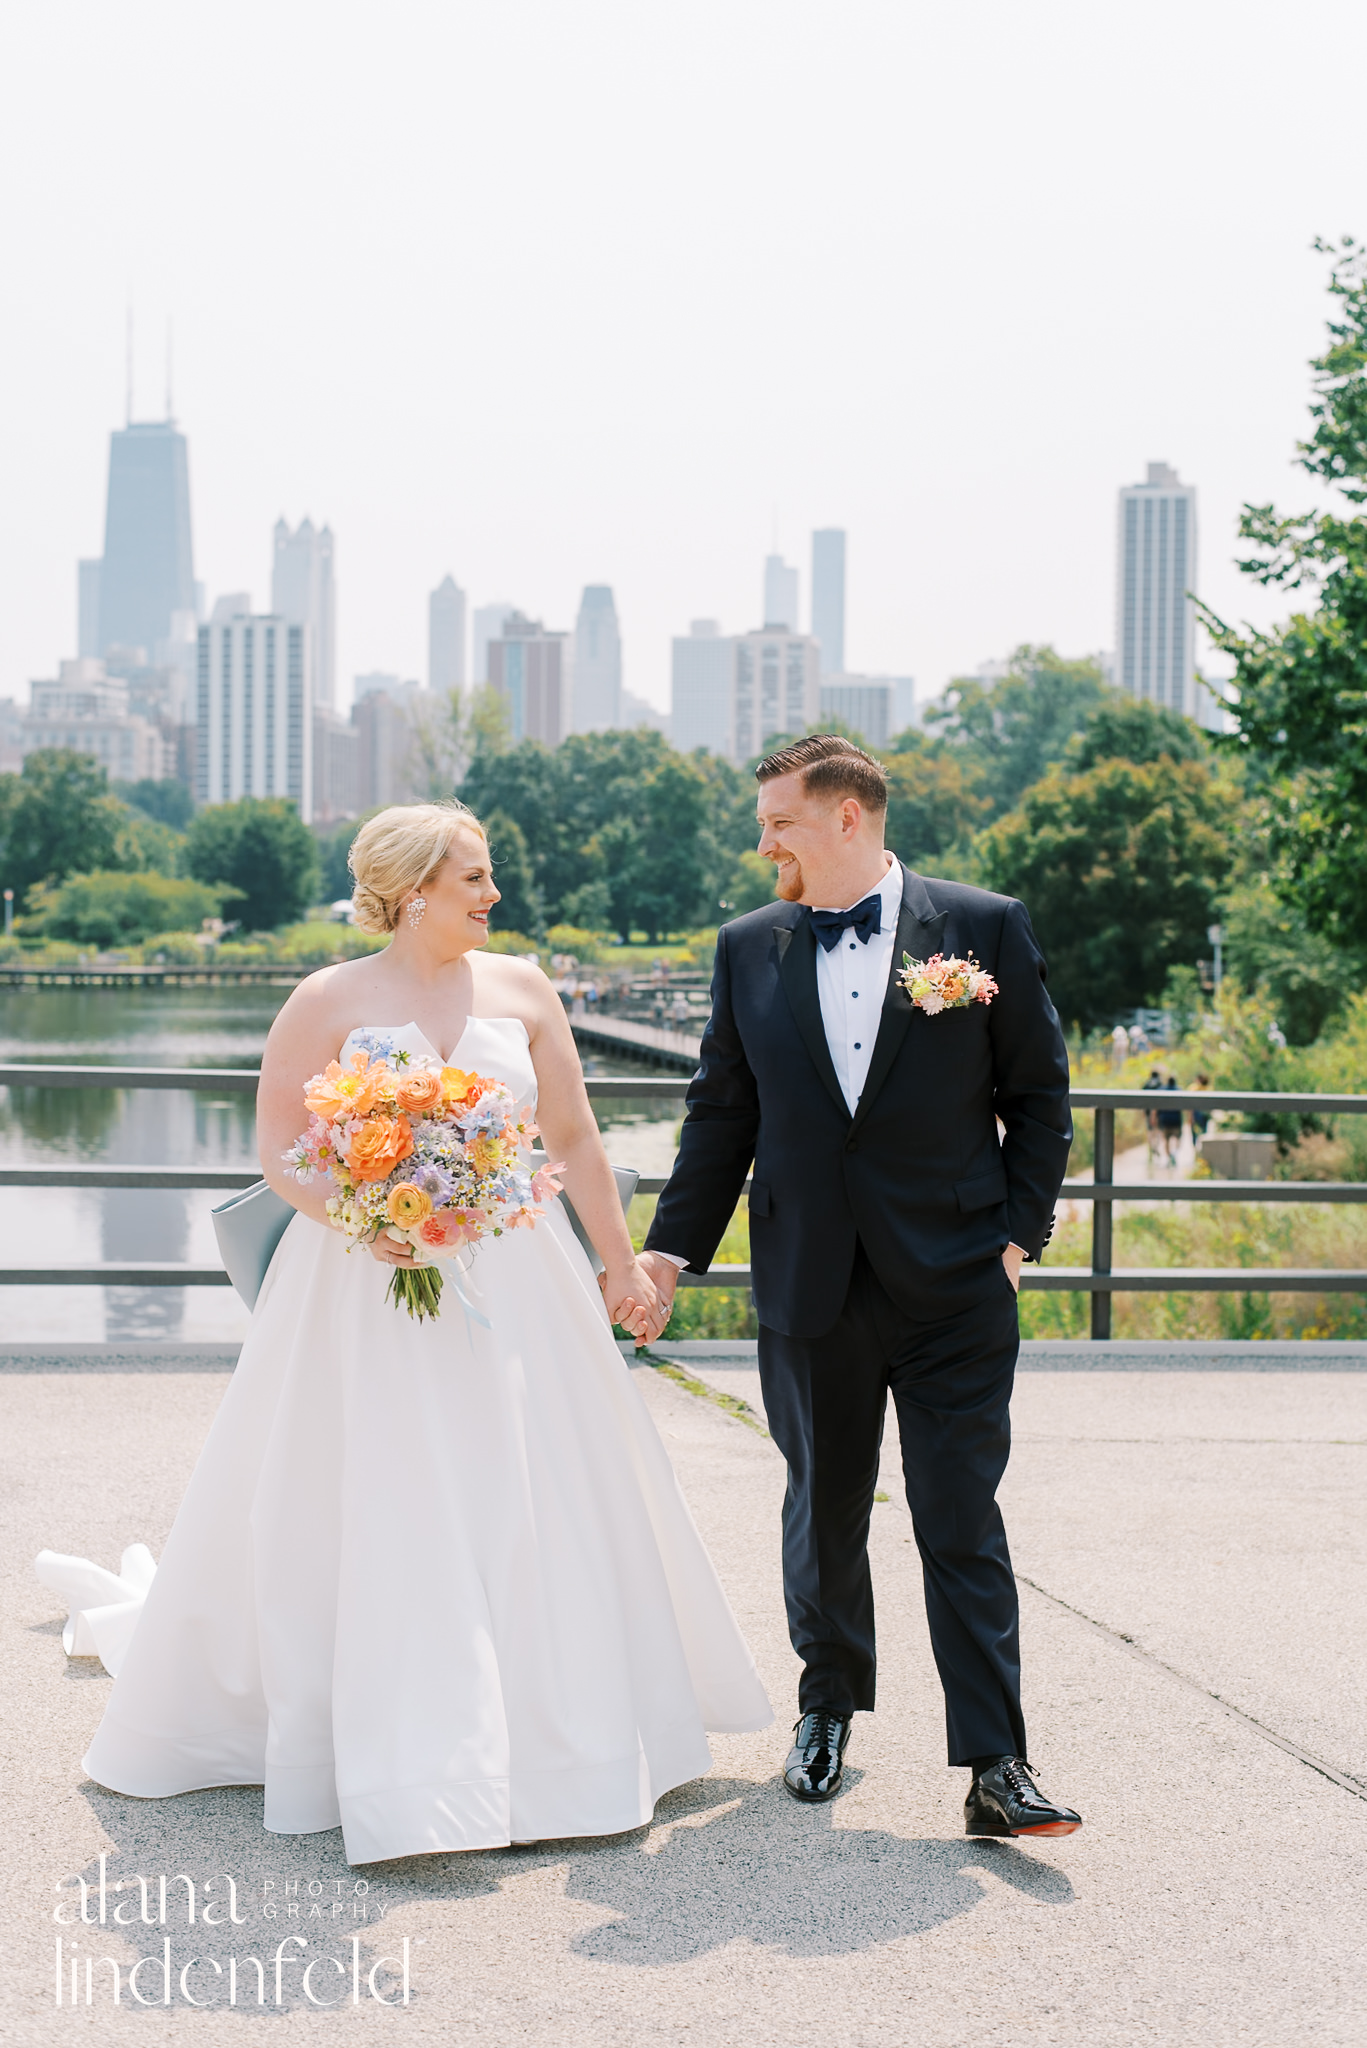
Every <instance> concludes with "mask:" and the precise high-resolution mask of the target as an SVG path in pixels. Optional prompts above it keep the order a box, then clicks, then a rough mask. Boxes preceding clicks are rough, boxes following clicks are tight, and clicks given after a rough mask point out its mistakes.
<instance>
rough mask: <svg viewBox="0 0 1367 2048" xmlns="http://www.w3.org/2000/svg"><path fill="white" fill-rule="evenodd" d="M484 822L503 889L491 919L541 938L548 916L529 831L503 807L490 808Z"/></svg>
mask: <svg viewBox="0 0 1367 2048" xmlns="http://www.w3.org/2000/svg"><path fill="white" fill-rule="evenodd" d="M483 822H484V830H485V834H486V836H487V838H488V841H489V858H490V860H491V862H492V863H493V869H494V881H495V882H496V883H497V885H498V887H499V889H500V890H501V891H502V892H503V893H502V901H501V902H499V903H496V904H495V905H494V913H493V916H492V917H491V918H490V920H489V922H490V923H491V925H493V926H494V928H495V929H499V928H501V929H502V930H504V931H512V932H523V933H525V935H526V936H527V937H528V938H530V939H535V938H538V937H539V936H540V934H541V932H542V930H543V928H544V924H545V919H544V916H543V913H542V908H541V898H540V895H539V893H538V891H537V886H536V876H535V875H534V873H533V871H532V860H531V855H530V853H529V852H528V851H527V839H526V835H525V833H524V832H523V830H522V827H521V826H520V825H519V824H518V823H517V822H516V820H515V819H512V818H510V817H508V816H507V814H506V813H505V812H503V811H490V813H489V815H488V817H487V818H485V819H484V821H483Z"/></svg>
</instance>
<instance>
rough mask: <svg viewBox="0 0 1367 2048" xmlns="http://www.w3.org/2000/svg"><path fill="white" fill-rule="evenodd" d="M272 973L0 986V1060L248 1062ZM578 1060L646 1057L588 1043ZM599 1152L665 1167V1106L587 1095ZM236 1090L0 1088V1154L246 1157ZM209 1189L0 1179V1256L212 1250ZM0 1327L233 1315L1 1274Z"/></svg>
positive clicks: (70, 1334)
mask: <svg viewBox="0 0 1367 2048" xmlns="http://www.w3.org/2000/svg"><path fill="white" fill-rule="evenodd" d="M288 994H289V990H288V989H282V988H251V987H248V988H217V989H215V988H202V989H175V988H172V989H157V988H151V989H7V990H0V1060H3V1061H5V1062H15V1061H35V1062H50V1063H59V1064H77V1065H89V1066H166V1067H255V1066H256V1065H258V1064H259V1062H260V1058H261V1049H262V1047H263V1045H264V1044H265V1041H266V1033H267V1032H268V1030H269V1029H270V1025H271V1021H272V1019H273V1018H274V1016H275V1013H276V1011H277V1010H278V1009H279V1008H280V1006H281V1004H282V1003H283V1002H284V1001H285V999H286V997H287V996H288ZM584 1068H585V1072H586V1073H590V1074H635V1075H638V1076H639V1075H640V1074H641V1073H643V1072H648V1071H650V1070H649V1069H644V1068H643V1067H642V1066H641V1065H640V1064H639V1063H630V1064H629V1063H626V1062H623V1061H618V1060H613V1059H611V1058H606V1057H603V1058H600V1057H594V1056H589V1057H586V1058H585V1061H584ZM599 1111H600V1116H599V1121H600V1122H601V1123H602V1125H603V1126H604V1138H605V1142H606V1144H607V1148H608V1152H609V1155H610V1157H612V1158H613V1159H614V1160H615V1161H617V1162H618V1163H619V1164H623V1165H631V1166H635V1167H637V1168H638V1170H639V1171H640V1172H642V1173H652V1174H660V1173H667V1172H668V1170H669V1166H670V1164H671V1162H672V1159H673V1153H674V1133H675V1131H676V1129H677V1126H678V1118H679V1115H680V1114H681V1113H682V1112H681V1107H680V1108H679V1109H677V1110H673V1111H672V1113H671V1115H669V1116H667V1117H661V1116H660V1115H659V1114H658V1113H647V1114H645V1115H641V1114H639V1113H638V1112H637V1111H636V1110H634V1109H632V1108H628V1107H625V1106H623V1107H621V1108H617V1107H614V1108H612V1109H608V1108H607V1107H606V1105H602V1104H600V1105H599ZM256 1158H257V1155H256V1131H255V1119H254V1114H253V1105H252V1099H251V1097H250V1096H245V1095H225V1096H222V1097H216V1096H213V1095H206V1094H201V1093H192V1092H189V1091H185V1092H180V1091H171V1090H165V1091H164V1090H160V1089H158V1090H155V1091H153V1090H148V1089H108V1088H11V1089H0V1163H3V1164H5V1165H11V1166H17V1165H22V1164H33V1165H37V1164H43V1163H51V1164H54V1165H55V1164H57V1163H58V1162H60V1161H64V1160H69V1161H72V1162H85V1163H90V1164H94V1163H95V1162H97V1161H110V1162H117V1163H118V1164H119V1165H121V1166H221V1167H246V1168H250V1167H253V1166H255V1164H256ZM224 1199H225V1197H224V1196H223V1195H222V1194H221V1193H218V1192H215V1191H213V1190H211V1189H204V1190H198V1189H196V1190H190V1191H186V1192H182V1191H179V1190H176V1189H140V1190H132V1189H123V1188H91V1189H77V1188H0V1227H3V1233H4V1242H5V1249H4V1252H3V1254H2V1255H0V1264H4V1265H21V1264H49V1263H50V1264H53V1265H59V1264H63V1263H72V1262H76V1261H81V1260H88V1259H89V1260H94V1259H119V1260H135V1259H158V1260H181V1259H184V1260H189V1261H191V1262H194V1263H216V1262H217V1258H218V1249H217V1246H216V1244H215V1242H214V1234H213V1224H212V1222H211V1220H210V1211H211V1210H212V1209H213V1207H214V1205H215V1204H216V1203H218V1202H221V1201H223V1200H224ZM0 1316H3V1329H4V1339H5V1342H6V1343H9V1344H13V1343H16V1342H19V1343H23V1342H38V1341H41V1342H49V1343H50V1342H61V1341H78V1342H90V1343H98V1342H101V1341H104V1340H120V1341H130V1340H148V1339H158V1340H175V1341H180V1342H196V1343H198V1342H224V1341H228V1340H236V1339H238V1338H240V1337H241V1336H242V1335H243V1334H244V1333H245V1330H246V1327H247V1315H246V1311H245V1309H244V1308H243V1307H242V1304H241V1303H240V1302H239V1300H238V1298H237V1296H236V1295H235V1294H234V1293H233V1291H232V1289H231V1288H227V1287H188V1288H161V1287H128V1288H124V1287H103V1288H101V1287H5V1288H4V1289H3V1290H0Z"/></svg>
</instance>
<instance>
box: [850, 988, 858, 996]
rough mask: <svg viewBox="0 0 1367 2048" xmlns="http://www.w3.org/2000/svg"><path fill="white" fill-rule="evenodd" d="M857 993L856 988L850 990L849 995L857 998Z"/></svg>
mask: <svg viewBox="0 0 1367 2048" xmlns="http://www.w3.org/2000/svg"><path fill="white" fill-rule="evenodd" d="M858 993H859V991H858V989H857V988H852V989H851V990H850V994H851V995H852V996H857V995H858Z"/></svg>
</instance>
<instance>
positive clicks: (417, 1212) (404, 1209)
mask: <svg viewBox="0 0 1367 2048" xmlns="http://www.w3.org/2000/svg"><path fill="white" fill-rule="evenodd" d="M386 1206H387V1208H388V1210H389V1220H390V1222H391V1223H397V1224H399V1225H400V1226H401V1228H403V1229H405V1230H411V1229H412V1228H413V1226H414V1225H415V1224H417V1223H423V1222H425V1221H426V1220H427V1218H428V1217H429V1216H430V1215H431V1214H432V1197H431V1196H430V1195H425V1194H424V1193H423V1191H422V1189H421V1188H415V1187H414V1185H413V1183H412V1181H409V1180H403V1181H400V1182H399V1185H398V1186H397V1187H396V1188H391V1189H390V1191H389V1201H388V1203H387V1204H386Z"/></svg>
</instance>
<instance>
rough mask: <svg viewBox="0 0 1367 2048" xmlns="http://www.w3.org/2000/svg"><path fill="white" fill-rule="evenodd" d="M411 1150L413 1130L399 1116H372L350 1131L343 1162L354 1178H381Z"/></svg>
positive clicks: (357, 1179) (359, 1179)
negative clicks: (356, 1129) (349, 1139)
mask: <svg viewBox="0 0 1367 2048" xmlns="http://www.w3.org/2000/svg"><path fill="white" fill-rule="evenodd" d="M412 1150H413V1133H412V1131H411V1130H410V1129H409V1128H408V1125H407V1124H406V1123H405V1122H404V1121H403V1118H402V1117H392V1116H372V1117H371V1118H370V1119H369V1120H368V1121H367V1122H366V1123H363V1124H362V1125H361V1128H360V1129H359V1131H356V1132H354V1133H353V1134H352V1139H351V1143H350V1144H349V1145H348V1147H347V1154H346V1163H347V1166H348V1168H349V1169H350V1172H351V1178H352V1179H353V1180H356V1181H368V1180H384V1179H385V1178H386V1177H387V1176H388V1175H389V1174H391V1173H392V1172H393V1171H394V1168H395V1167H396V1166H397V1165H398V1163H399V1161H400V1160H401V1159H407V1157H408V1155H409V1153H410V1152H411V1151H412Z"/></svg>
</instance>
